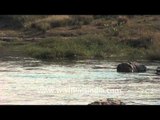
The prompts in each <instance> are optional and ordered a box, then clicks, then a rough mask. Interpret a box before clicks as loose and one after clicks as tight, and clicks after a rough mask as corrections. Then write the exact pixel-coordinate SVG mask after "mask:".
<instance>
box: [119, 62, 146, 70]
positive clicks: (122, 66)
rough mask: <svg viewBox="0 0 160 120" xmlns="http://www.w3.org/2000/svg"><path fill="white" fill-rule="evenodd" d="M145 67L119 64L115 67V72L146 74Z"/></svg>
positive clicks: (134, 64) (134, 63) (137, 64)
mask: <svg viewBox="0 0 160 120" xmlns="http://www.w3.org/2000/svg"><path fill="white" fill-rule="evenodd" d="M146 70H147V67H146V66H145V65H142V64H139V63H136V62H127V63H121V64H119V65H118V66H117V72H146Z"/></svg>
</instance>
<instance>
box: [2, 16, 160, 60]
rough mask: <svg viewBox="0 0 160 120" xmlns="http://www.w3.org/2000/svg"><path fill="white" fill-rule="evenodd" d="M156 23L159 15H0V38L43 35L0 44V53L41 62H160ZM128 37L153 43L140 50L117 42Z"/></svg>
mask: <svg viewBox="0 0 160 120" xmlns="http://www.w3.org/2000/svg"><path fill="white" fill-rule="evenodd" d="M159 20H160V17H159V16H155V17H154V16H115V15H113V16H101V15H98V16H92V15H90V16H86V15H59V16H58V15H57V16H56V15H50V16H48V15H37V16H34V15H26V16H25V15H24V16H23V15H21V16H18V15H14V16H9V15H8V16H0V24H2V25H3V24H5V25H6V27H2V28H3V29H1V34H0V36H28V37H31V36H35V37H39V36H46V38H44V39H42V40H40V41H36V42H33V41H32V42H26V41H23V40H20V39H19V40H13V41H12V42H5V41H0V50H1V52H2V51H3V52H4V53H5V52H6V51H7V53H10V55H11V54H14V55H22V56H29V57H33V58H37V59H42V60H64V59H68V60H72V59H121V58H124V59H126V60H137V59H149V60H155V59H156V60H160V54H159V51H160V48H159V46H160V41H159V37H160V34H159V28H158V26H159V25H160V24H159ZM6 21H7V22H6ZM24 31H25V32H24ZM48 36H49V37H48ZM132 38H138V39H140V38H152V39H153V41H154V44H153V45H151V46H149V47H148V48H147V49H144V48H141V47H140V48H134V47H131V46H128V45H126V44H123V43H121V42H120V41H121V40H129V39H132Z"/></svg>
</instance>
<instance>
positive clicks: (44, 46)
mask: <svg viewBox="0 0 160 120" xmlns="http://www.w3.org/2000/svg"><path fill="white" fill-rule="evenodd" d="M0 47H3V48H5V49H7V50H9V51H10V53H11V54H17V53H21V55H27V56H29V57H33V58H37V59H42V60H66V59H68V60H71V59H76V60H77V59H112V58H126V59H131V60H133V59H137V58H139V56H142V57H143V56H144V54H145V51H144V50H141V51H139V50H137V49H136V48H131V47H128V46H126V45H121V44H118V43H117V41H116V40H114V39H108V38H106V37H105V36H102V35H98V36H97V35H84V36H81V37H75V38H72V37H71V38H69V39H68V40H66V39H64V38H63V37H52V38H48V39H43V40H41V41H39V42H35V43H30V42H24V43H23V42H22V41H13V42H10V43H8V42H3V43H1V44H0ZM142 51H143V52H142ZM18 55H19V54H18Z"/></svg>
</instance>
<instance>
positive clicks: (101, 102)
mask: <svg viewBox="0 0 160 120" xmlns="http://www.w3.org/2000/svg"><path fill="white" fill-rule="evenodd" d="M88 105H125V103H123V102H122V101H121V100H118V99H112V98H108V99H104V100H98V101H95V102H92V103H90V104H88Z"/></svg>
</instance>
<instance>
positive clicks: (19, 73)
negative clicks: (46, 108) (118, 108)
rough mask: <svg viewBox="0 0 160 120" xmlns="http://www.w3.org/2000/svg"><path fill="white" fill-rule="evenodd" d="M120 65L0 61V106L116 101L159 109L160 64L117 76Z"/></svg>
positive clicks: (149, 65)
mask: <svg viewBox="0 0 160 120" xmlns="http://www.w3.org/2000/svg"><path fill="white" fill-rule="evenodd" d="M119 63H121V61H107V60H101V61H98V60H81V61H74V62H60V63H57V62H42V61H39V60H35V59H32V58H19V57H8V58H0V104H1V105H4V104H7V105H15V104H16V105H87V104H89V103H91V102H94V101H96V100H100V99H105V98H117V99H120V100H122V101H124V102H125V103H126V104H127V105H160V76H157V75H156V74H155V69H156V68H157V66H159V65H160V62H158V61H155V62H147V61H143V62H142V63H143V64H145V65H146V66H147V69H148V70H147V72H146V73H117V72H116V66H117V65H118V64H119ZM101 67H102V68H101Z"/></svg>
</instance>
